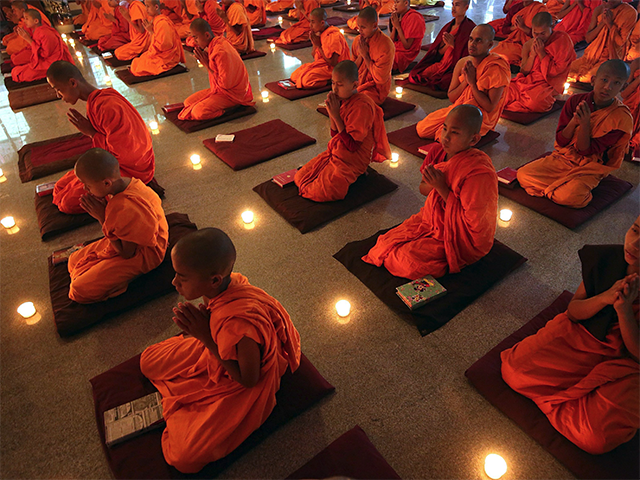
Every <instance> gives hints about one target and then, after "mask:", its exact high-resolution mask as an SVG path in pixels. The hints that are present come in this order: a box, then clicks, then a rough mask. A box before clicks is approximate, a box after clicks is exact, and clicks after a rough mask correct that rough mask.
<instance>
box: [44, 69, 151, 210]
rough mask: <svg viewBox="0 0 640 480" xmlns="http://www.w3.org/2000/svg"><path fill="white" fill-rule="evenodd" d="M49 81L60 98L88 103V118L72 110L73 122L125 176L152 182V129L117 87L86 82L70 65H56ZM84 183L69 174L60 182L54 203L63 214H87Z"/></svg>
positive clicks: (72, 102) (70, 113) (66, 100)
mask: <svg viewBox="0 0 640 480" xmlns="http://www.w3.org/2000/svg"><path fill="white" fill-rule="evenodd" d="M47 81H48V82H49V85H51V87H52V88H53V89H54V90H55V91H56V93H57V94H58V97H60V98H62V99H63V100H64V101H65V102H66V103H69V104H71V105H75V104H76V103H77V102H78V100H82V101H85V102H87V116H86V117H85V116H83V115H82V114H81V113H80V112H78V111H77V110H75V109H73V108H72V109H69V113H68V114H67V116H68V117H69V121H70V122H71V123H72V124H73V125H74V126H75V127H76V128H77V129H78V130H79V131H80V132H81V133H84V134H85V135H87V136H89V137H91V138H92V139H93V146H94V147H96V148H102V149H104V150H107V151H108V152H109V153H111V154H112V155H114V156H115V157H116V158H117V160H118V162H119V163H120V172H121V173H122V175H123V176H124V177H134V178H138V179H140V180H141V181H142V183H149V182H150V181H151V180H152V179H153V174H154V171H155V157H154V155H153V144H152V142H151V135H149V130H148V129H147V126H146V125H145V123H144V120H142V117H141V116H140V114H139V113H138V111H137V110H136V109H135V108H134V106H133V105H131V104H130V103H129V102H128V101H127V100H126V99H125V98H124V97H123V96H122V95H120V94H119V93H118V92H117V91H115V90H114V89H113V88H105V89H102V90H100V89H98V88H96V87H94V86H93V85H91V84H90V83H89V82H87V81H86V80H85V78H84V77H83V76H82V74H81V73H80V71H79V70H78V69H77V68H76V67H75V66H74V65H72V64H70V63H68V62H55V63H53V64H52V65H51V66H50V67H49V70H48V71H47ZM83 194H84V188H83V186H82V182H81V181H80V180H78V178H77V177H76V175H75V174H74V173H73V172H68V173H67V174H66V175H64V176H63V177H62V178H61V179H60V180H58V181H57V182H56V185H55V188H54V190H53V203H54V204H55V205H57V206H58V208H59V209H60V211H61V212H63V213H69V214H76V213H83V212H84V210H83V209H82V207H81V205H80V198H81V197H82V195H83Z"/></svg>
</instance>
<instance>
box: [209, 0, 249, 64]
mask: <svg viewBox="0 0 640 480" xmlns="http://www.w3.org/2000/svg"><path fill="white" fill-rule="evenodd" d="M222 6H223V7H224V9H220V8H219V9H218V10H217V12H218V16H219V17H220V18H221V19H222V21H223V22H224V24H225V25H226V32H227V40H228V41H229V43H230V44H231V45H232V46H233V48H235V49H236V50H237V51H238V53H239V54H241V55H242V54H245V53H251V52H254V51H255V48H254V44H253V34H252V33H251V23H250V22H249V18H247V11H246V10H245V8H244V5H242V3H239V2H236V0H222Z"/></svg>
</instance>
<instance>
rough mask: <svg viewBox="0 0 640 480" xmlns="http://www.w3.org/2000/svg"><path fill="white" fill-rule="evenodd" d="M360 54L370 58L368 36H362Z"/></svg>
mask: <svg viewBox="0 0 640 480" xmlns="http://www.w3.org/2000/svg"><path fill="white" fill-rule="evenodd" d="M360 40H361V41H360V55H362V58H367V59H368V58H369V40H368V39H366V38H363V37H362V36H361V37H360Z"/></svg>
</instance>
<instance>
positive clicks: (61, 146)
mask: <svg viewBox="0 0 640 480" xmlns="http://www.w3.org/2000/svg"><path fill="white" fill-rule="evenodd" d="M92 146H93V141H92V140H91V137H87V136H86V135H83V134H82V133H74V134H71V135H66V136H64V137H59V138H52V139H51V140H45V141H43V142H34V143H29V144H27V145H25V146H23V147H22V148H21V149H20V150H18V170H19V172H20V180H21V181H22V183H25V182H28V181H30V180H34V179H36V178H41V177H46V176H47V175H51V174H52V173H57V172H61V171H63V170H69V169H71V168H73V166H74V165H75V164H76V161H77V160H78V157H80V155H82V154H83V153H84V152H86V151H87V150H89V149H90V148H91V147H92Z"/></svg>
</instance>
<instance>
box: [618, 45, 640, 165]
mask: <svg viewBox="0 0 640 480" xmlns="http://www.w3.org/2000/svg"><path fill="white" fill-rule="evenodd" d="M621 97H622V100H623V101H624V104H625V105H626V106H627V107H629V110H631V115H632V116H633V132H632V133H631V140H629V151H630V152H631V156H632V158H639V157H640V58H636V59H635V60H634V61H633V62H631V74H630V75H629V84H628V85H627V88H625V89H624V90H623V91H622V92H621Z"/></svg>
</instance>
